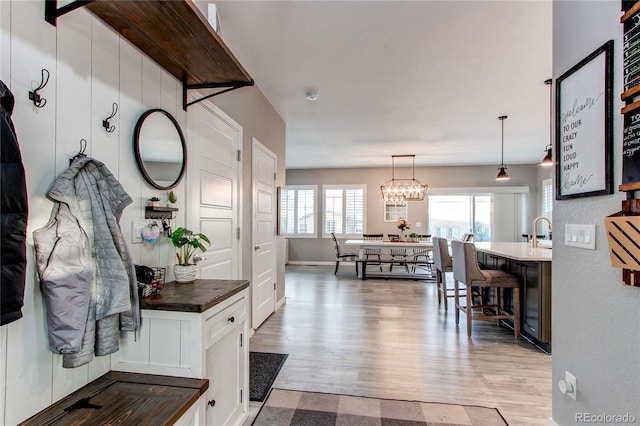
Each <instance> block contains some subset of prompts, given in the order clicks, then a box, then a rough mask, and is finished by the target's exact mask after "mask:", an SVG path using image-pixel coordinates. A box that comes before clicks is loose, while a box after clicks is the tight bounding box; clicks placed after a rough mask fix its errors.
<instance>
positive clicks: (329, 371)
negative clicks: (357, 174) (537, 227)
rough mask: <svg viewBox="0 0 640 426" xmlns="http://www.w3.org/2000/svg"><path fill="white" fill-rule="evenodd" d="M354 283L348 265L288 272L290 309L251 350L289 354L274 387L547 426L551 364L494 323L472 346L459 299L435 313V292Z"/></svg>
mask: <svg viewBox="0 0 640 426" xmlns="http://www.w3.org/2000/svg"><path fill="white" fill-rule="evenodd" d="M354 275H355V272H354V271H353V267H348V266H347V265H342V266H341V268H340V272H338V276H334V275H333V268H332V267H325V266H287V271H286V304H285V305H284V306H283V307H282V308H280V309H279V310H278V311H277V312H276V313H274V314H273V315H272V316H271V317H270V318H269V319H267V321H265V323H264V324H263V325H262V326H261V327H260V328H259V329H258V330H257V331H256V333H255V334H254V335H253V337H252V338H251V339H250V342H249V348H250V350H252V351H263V352H280V353H288V354H289V357H288V359H287V361H286V363H285V365H284V368H283V369H282V370H281V371H280V374H279V375H278V378H277V379H276V382H275V384H274V387H277V388H281V389H292V390H303V391H305V390H306V391H317V392H329V393H339V394H349V395H358V396H372V397H378V398H391V399H406V400H419V401H425V402H445V403H456V404H474V405H482V406H487V407H496V408H498V409H499V410H500V412H501V413H502V415H503V416H504V417H505V419H506V420H507V422H508V423H509V424H510V425H518V426H520V425H522V426H524V425H547V424H548V419H549V418H550V417H551V355H548V354H545V353H543V352H541V351H540V350H538V349H536V348H535V347H534V346H533V345H531V344H530V343H528V342H526V341H524V340H519V341H516V340H515V339H514V338H513V332H512V331H511V330H510V329H508V328H504V327H498V326H497V325H496V323H495V322H484V321H478V322H475V323H474V326H473V337H472V338H471V339H468V338H467V335H466V328H465V326H464V315H461V321H460V325H461V326H460V328H456V325H455V313H454V312H455V311H454V308H453V307H452V305H453V299H450V300H449V312H448V313H445V312H444V309H443V308H442V307H441V308H440V309H439V308H438V302H437V292H436V287H435V283H432V282H424V281H405V280H382V279H368V280H366V281H360V280H357V279H356V278H355V276H354ZM451 280H452V277H450V276H449V277H448V282H449V285H450V286H452V285H453V284H452V281H451ZM259 406H260V404H259V403H252V404H251V410H250V413H249V414H250V418H251V417H253V416H255V413H256V411H257V410H258V409H259ZM245 424H247V423H245Z"/></svg>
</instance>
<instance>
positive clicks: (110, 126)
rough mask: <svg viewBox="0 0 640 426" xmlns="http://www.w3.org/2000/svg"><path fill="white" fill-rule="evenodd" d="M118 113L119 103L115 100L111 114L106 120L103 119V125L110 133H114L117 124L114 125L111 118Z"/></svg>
mask: <svg viewBox="0 0 640 426" xmlns="http://www.w3.org/2000/svg"><path fill="white" fill-rule="evenodd" d="M117 113H118V104H117V103H115V102H114V103H113V106H112V107H111V115H110V116H108V117H107V118H105V119H104V120H102V127H104V129H105V130H106V131H107V132H108V133H113V131H114V130H115V129H116V126H112V125H111V124H110V123H109V120H111V119H112V118H113V117H115V116H116V114H117Z"/></svg>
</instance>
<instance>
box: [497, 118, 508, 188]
mask: <svg viewBox="0 0 640 426" xmlns="http://www.w3.org/2000/svg"><path fill="white" fill-rule="evenodd" d="M506 118H507V116H506V115H501V116H500V117H498V120H500V121H501V122H502V149H501V152H502V154H501V157H500V167H498V176H496V180H509V179H510V177H509V175H508V174H507V166H505V165H504V120H506Z"/></svg>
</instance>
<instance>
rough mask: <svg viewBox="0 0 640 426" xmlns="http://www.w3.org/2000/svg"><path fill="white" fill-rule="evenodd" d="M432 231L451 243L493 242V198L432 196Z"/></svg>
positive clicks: (430, 211) (430, 198) (479, 196)
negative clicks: (469, 239)
mask: <svg viewBox="0 0 640 426" xmlns="http://www.w3.org/2000/svg"><path fill="white" fill-rule="evenodd" d="M429 231H430V233H431V235H433V236H436V237H442V238H446V239H448V240H452V239H459V238H460V237H462V235H463V234H465V233H471V234H473V236H474V238H473V239H474V241H491V195H429Z"/></svg>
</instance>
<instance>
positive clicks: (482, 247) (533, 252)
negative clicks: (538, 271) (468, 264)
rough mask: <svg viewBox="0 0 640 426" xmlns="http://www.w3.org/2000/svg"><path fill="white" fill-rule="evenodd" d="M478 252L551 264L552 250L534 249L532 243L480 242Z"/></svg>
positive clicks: (522, 260)
mask: <svg viewBox="0 0 640 426" xmlns="http://www.w3.org/2000/svg"><path fill="white" fill-rule="evenodd" d="M475 246H476V250H477V251H480V252H484V253H489V254H492V255H495V256H502V257H505V258H507V259H513V260H519V261H521V262H551V254H552V251H553V250H552V249H549V248H541V247H538V248H533V247H531V243H500V242H495V243H494V242H478V243H475Z"/></svg>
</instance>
